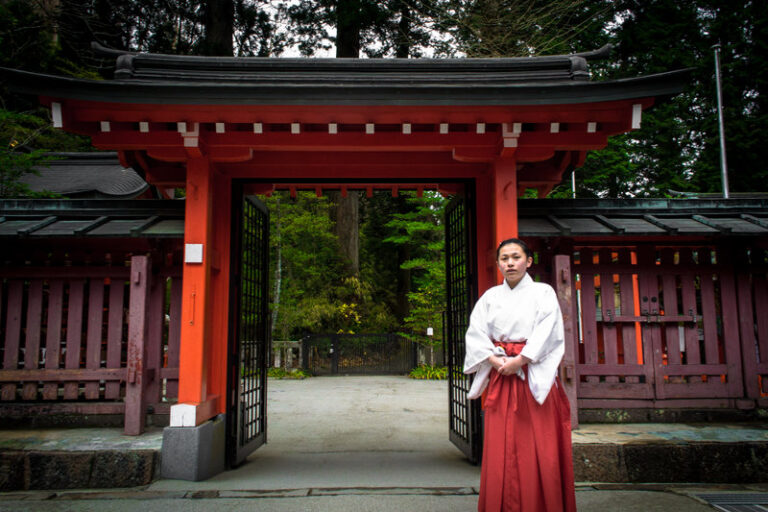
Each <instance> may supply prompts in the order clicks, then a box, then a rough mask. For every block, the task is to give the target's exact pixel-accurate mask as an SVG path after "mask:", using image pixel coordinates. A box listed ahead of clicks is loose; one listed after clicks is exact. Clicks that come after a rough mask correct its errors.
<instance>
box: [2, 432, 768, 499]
mask: <svg viewBox="0 0 768 512" xmlns="http://www.w3.org/2000/svg"><path fill="white" fill-rule="evenodd" d="M573 464H574V475H575V478H576V481H577V482H603V483H619V484H620V483H643V482H655V483H685V482H701V483H744V482H754V483H760V482H768V442H754V441H752V442H742V443H726V442H697V443H690V442H689V443H647V442H641V443H625V444H606V443H595V444H585V443H578V444H574V446H573ZM159 474H160V452H159V450H125V451H114V450H104V451H22V450H9V451H0V491H3V492H6V491H23V490H50V489H108V488H125V487H137V486H142V485H148V484H150V483H151V482H152V481H153V480H154V479H156V478H157V477H158V476H159ZM249 492H250V491H249ZM270 492H272V493H274V492H276V491H270ZM315 492H323V493H327V492H331V490H329V489H325V490H322V491H321V490H319V489H316V490H315ZM344 492H347V490H345V491H344ZM366 492H370V490H369V491H366Z"/></svg>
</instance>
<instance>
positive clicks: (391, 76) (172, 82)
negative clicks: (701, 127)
mask: <svg viewBox="0 0 768 512" xmlns="http://www.w3.org/2000/svg"><path fill="white" fill-rule="evenodd" d="M108 53H109V54H110V55H113V56H115V57H116V72H115V79H114V80H81V79H74V78H67V77H61V76H51V75H42V74H37V73H29V72H24V71H19V70H11V69H4V68H0V74H2V75H3V76H4V77H5V78H6V79H7V80H8V81H9V83H10V84H11V86H12V87H13V88H15V89H16V90H18V91H19V92H26V93H31V94H42V95H46V96H51V97H63V98H75V99H82V100H91V101H110V102H122V103H143V104H148V103H149V104H154V103H170V104H187V105H200V104H209V105H210V104H215V105H544V104H573V103H589V102H600V101H611V100H622V99H634V98H646V97H660V96H668V95H673V94H677V93H679V92H681V91H682V89H683V87H684V85H685V84H686V83H687V82H688V79H689V74H690V73H689V71H688V70H679V71H671V72H667V73H661V74H657V75H649V76H644V77H638V78H629V79H621V80H607V81H597V82H592V81H590V80H589V77H590V74H589V69H588V66H587V59H588V58H590V57H592V56H601V57H602V56H605V54H607V52H606V51H598V52H592V53H582V54H573V55H554V56H543V57H522V58H498V59H470V58H460V59H317V58H311V59H308V58H276V57H266V58H265V57H197V56H179V55H155V54H140V53H127V52H117V51H111V52H108Z"/></svg>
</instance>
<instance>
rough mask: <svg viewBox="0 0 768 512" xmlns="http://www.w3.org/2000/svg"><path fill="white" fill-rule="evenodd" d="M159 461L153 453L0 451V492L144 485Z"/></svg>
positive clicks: (131, 451) (132, 451)
mask: <svg viewBox="0 0 768 512" xmlns="http://www.w3.org/2000/svg"><path fill="white" fill-rule="evenodd" d="M159 459H160V453H159V452H158V451H155V450H125V451H114V450H104V451H22V450H10V451H0V491H16V490H44V489H105V488H113V487H136V486H139V485H147V484H149V483H150V482H152V480H153V478H154V477H155V475H156V474H157V470H158V468H159V462H160V460H159Z"/></svg>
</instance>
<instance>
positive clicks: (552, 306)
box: [522, 286, 564, 364]
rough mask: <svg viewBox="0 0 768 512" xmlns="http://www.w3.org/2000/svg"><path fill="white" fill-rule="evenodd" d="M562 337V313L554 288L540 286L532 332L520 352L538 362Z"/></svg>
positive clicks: (532, 361) (556, 346)
mask: <svg viewBox="0 0 768 512" xmlns="http://www.w3.org/2000/svg"><path fill="white" fill-rule="evenodd" d="M563 338H564V334H563V315H562V313H561V312H560V303H559V302H558V301H557V295H556V294H555V290H553V289H552V287H551V286H546V287H542V290H541V294H540V296H539V297H538V304H537V307H536V319H535V321H534V324H533V332H531V335H530V336H528V339H527V340H526V342H525V347H524V348H523V351H522V354H523V355H524V356H525V357H527V358H528V359H530V360H531V363H534V364H535V363H538V362H539V361H541V360H542V359H543V358H545V357H547V356H548V355H549V354H550V353H551V352H552V351H553V350H556V349H557V348H558V347H559V346H561V345H562V344H563Z"/></svg>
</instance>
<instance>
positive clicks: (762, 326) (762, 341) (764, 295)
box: [753, 273, 768, 364]
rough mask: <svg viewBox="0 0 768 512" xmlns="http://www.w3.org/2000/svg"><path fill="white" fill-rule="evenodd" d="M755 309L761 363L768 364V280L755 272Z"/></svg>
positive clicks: (763, 275)
mask: <svg viewBox="0 0 768 512" xmlns="http://www.w3.org/2000/svg"><path fill="white" fill-rule="evenodd" d="M753 283H754V284H753V288H754V290H755V311H756V312H757V315H756V316H757V340H758V346H759V348H760V364H768V280H766V276H765V274H757V273H755V274H753Z"/></svg>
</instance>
